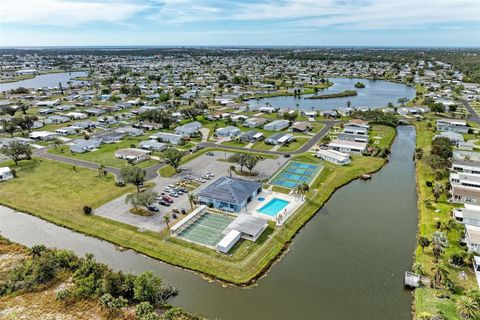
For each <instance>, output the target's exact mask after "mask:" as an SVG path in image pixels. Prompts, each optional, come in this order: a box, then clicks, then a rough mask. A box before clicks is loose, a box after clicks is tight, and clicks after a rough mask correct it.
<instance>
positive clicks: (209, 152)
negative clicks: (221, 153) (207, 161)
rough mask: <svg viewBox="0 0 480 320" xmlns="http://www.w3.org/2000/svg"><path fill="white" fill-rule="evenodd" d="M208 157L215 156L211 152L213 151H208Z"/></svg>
mask: <svg viewBox="0 0 480 320" xmlns="http://www.w3.org/2000/svg"><path fill="white" fill-rule="evenodd" d="M206 155H207V156H214V155H215V154H214V153H213V152H211V151H208V152H207V153H206Z"/></svg>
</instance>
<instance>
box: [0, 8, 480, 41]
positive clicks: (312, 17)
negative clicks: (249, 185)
mask: <svg viewBox="0 0 480 320" xmlns="http://www.w3.org/2000/svg"><path fill="white" fill-rule="evenodd" d="M136 45H148V46H419V47H423V46H425V47H426V46H428V47H430V46H433V47H437V46H442V47H479V46H480V0H117V1H113V0H0V46H3V47H17V46H136Z"/></svg>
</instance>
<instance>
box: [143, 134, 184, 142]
mask: <svg viewBox="0 0 480 320" xmlns="http://www.w3.org/2000/svg"><path fill="white" fill-rule="evenodd" d="M149 138H150V139H155V140H159V141H163V142H169V143H172V144H179V143H180V142H181V141H182V138H183V136H182V135H179V134H175V133H169V132H157V133H154V134H152V135H151V136H150V137H149Z"/></svg>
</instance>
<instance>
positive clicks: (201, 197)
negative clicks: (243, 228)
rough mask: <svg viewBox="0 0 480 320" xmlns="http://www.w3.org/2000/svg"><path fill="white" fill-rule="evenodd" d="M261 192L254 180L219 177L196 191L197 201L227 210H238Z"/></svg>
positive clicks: (259, 185)
mask: <svg viewBox="0 0 480 320" xmlns="http://www.w3.org/2000/svg"><path fill="white" fill-rule="evenodd" d="M260 192H262V184H261V183H260V182H256V181H250V180H242V179H237V178H230V177H226V176H223V177H220V178H218V179H217V180H215V181H214V182H212V183H211V184H210V185H208V186H207V187H206V188H205V189H203V190H201V191H200V192H198V193H197V196H198V201H199V203H201V204H205V205H207V206H209V207H213V208H216V209H220V210H225V211H229V212H240V211H241V210H242V209H244V208H245V207H246V206H247V205H248V203H250V202H251V201H252V200H253V199H255V196H256V195H258V194H259V193H260Z"/></svg>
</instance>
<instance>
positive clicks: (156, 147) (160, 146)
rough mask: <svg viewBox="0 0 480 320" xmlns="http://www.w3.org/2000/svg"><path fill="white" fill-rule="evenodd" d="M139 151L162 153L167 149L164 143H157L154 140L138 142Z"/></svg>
mask: <svg viewBox="0 0 480 320" xmlns="http://www.w3.org/2000/svg"><path fill="white" fill-rule="evenodd" d="M138 147H139V148H140V149H144V150H150V151H163V150H165V149H166V148H167V145H166V144H165V143H161V142H158V141H156V140H146V141H142V142H140V144H139V145H138Z"/></svg>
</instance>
